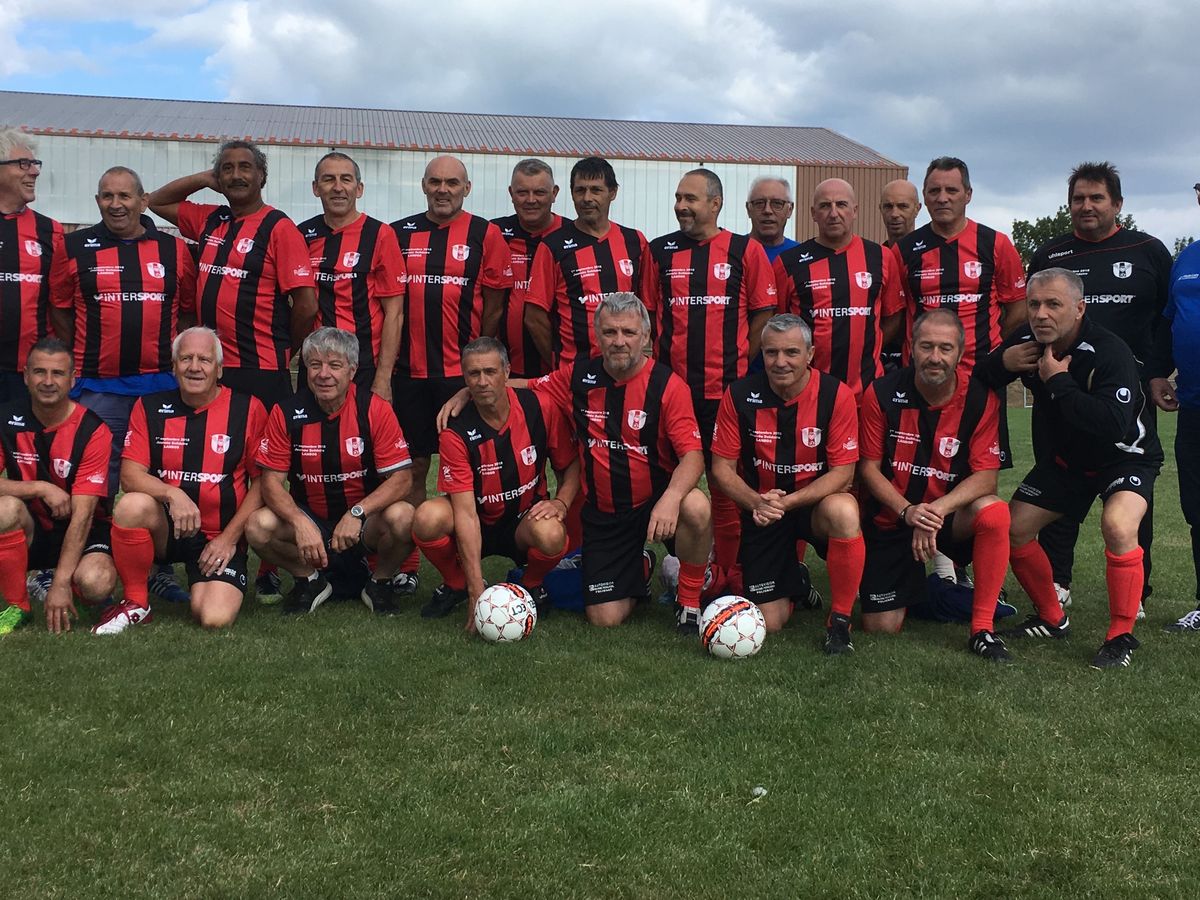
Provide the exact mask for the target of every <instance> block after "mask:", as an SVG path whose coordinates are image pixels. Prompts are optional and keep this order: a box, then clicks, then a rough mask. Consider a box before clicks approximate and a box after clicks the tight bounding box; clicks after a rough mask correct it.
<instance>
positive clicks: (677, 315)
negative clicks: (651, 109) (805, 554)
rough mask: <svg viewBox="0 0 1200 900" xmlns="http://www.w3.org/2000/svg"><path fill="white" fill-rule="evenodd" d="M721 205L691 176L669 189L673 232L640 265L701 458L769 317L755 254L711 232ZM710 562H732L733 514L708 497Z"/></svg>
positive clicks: (769, 282) (728, 565)
mask: <svg viewBox="0 0 1200 900" xmlns="http://www.w3.org/2000/svg"><path fill="white" fill-rule="evenodd" d="M724 203H725V192H724V188H723V186H722V185H721V179H720V178H718V177H717V175H716V173H715V172H712V171H710V170H708V169H693V170H692V171H690V172H688V173H686V174H685V175H684V176H683V178H682V179H680V182H679V185H678V186H677V187H676V188H675V218H676V219H677V220H678V221H679V230H678V231H673V232H671V233H670V234H665V235H663V236H662V237H659V238H655V239H654V241H653V242H651V244H650V253H649V256H648V257H647V260H646V267H645V275H644V279H643V280H644V288H643V293H642V296H643V299H644V300H645V301H646V306H647V307H648V308H649V309H650V312H651V314H652V315H655V316H657V324H658V339H657V342H656V344H657V345H656V347H655V354H654V355H655V357H656V358H657V359H658V360H659V361H660V362H662V363H663V364H664V365H667V366H670V367H671V369H672V371H674V372H675V374H676V375H678V376H679V377H680V378H682V379H683V380H684V382H685V383H686V384H687V385H688V386H689V387H690V388H691V391H692V407H693V409H694V410H695V413H696V420H697V422H698V423H699V426H700V440H701V443H702V444H703V445H704V450H705V456H706V458H707V459H708V461H709V462H710V464H711V454H710V453H709V451H710V449H711V444H712V434H713V427H714V426H715V425H716V422H717V406H718V404H720V402H721V395H722V394H723V393H724V392H725V388H726V387H728V386H729V385H730V384H731V383H732V382H734V381H736V380H737V379H738V378H742V377H743V376H745V374H746V372H747V371H748V368H749V364H750V360H751V359H753V358H754V357H756V356H758V343H759V341H760V340H761V338H762V328H763V325H764V324H765V323H766V321H767V319H769V318H770V317H771V314H772V313H774V312H775V306H776V296H775V276H774V274H773V273H772V271H771V264H770V263H769V262H768V261H767V254H766V253H765V252H764V251H763V249H762V246H761V245H760V244H759V243H758V241H755V240H753V239H751V238H749V237H746V236H745V235H740V234H733V233H732V232H729V231H726V230H725V229H723V228H721V227H719V226H718V225H717V217H718V216H720V214H721V208H722V207H723V206H724ZM709 481H710V490H711V493H712V511H713V523H714V539H715V542H716V562H717V565H718V566H719V567H720V569H721V571H722V572H729V571H730V570H732V569H733V567H734V565H735V564H736V562H737V552H738V550H737V548H738V522H739V520H738V512H737V507H736V506H735V505H734V503H733V501H732V500H730V499H729V498H728V497H727V496H725V494H723V493H722V492H721V491H720V490H717V489H712V485H711V478H710V479H709Z"/></svg>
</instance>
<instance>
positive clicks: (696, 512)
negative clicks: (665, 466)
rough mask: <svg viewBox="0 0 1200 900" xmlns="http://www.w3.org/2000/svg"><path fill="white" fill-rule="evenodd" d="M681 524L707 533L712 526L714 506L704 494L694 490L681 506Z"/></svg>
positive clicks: (688, 493)
mask: <svg viewBox="0 0 1200 900" xmlns="http://www.w3.org/2000/svg"><path fill="white" fill-rule="evenodd" d="M679 522H680V524H682V525H684V526H686V527H689V528H692V529H693V530H695V531H705V530H707V529H708V528H709V527H710V526H711V525H712V504H711V503H709V500H708V497H706V496H704V492H703V491H700V490H698V489H696V488H692V489H691V490H690V491H688V492H687V495H686V496H684V498H683V502H682V503H680V504H679Z"/></svg>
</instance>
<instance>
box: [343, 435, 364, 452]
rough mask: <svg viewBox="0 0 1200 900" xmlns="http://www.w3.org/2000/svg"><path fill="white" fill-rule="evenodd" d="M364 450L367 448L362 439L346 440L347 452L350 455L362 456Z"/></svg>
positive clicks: (350, 438)
mask: <svg viewBox="0 0 1200 900" xmlns="http://www.w3.org/2000/svg"><path fill="white" fill-rule="evenodd" d="M364 449H365V448H364V446H363V439H362V438H360V437H348V438H346V452H347V453H349V454H350V455H351V456H362V455H363V450H364Z"/></svg>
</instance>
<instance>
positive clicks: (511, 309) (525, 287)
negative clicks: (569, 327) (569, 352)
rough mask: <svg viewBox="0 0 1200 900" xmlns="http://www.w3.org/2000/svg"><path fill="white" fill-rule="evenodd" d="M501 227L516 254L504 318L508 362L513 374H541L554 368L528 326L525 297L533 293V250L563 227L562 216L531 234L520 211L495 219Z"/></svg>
mask: <svg viewBox="0 0 1200 900" xmlns="http://www.w3.org/2000/svg"><path fill="white" fill-rule="evenodd" d="M492 222H493V223H494V224H495V225H496V227H497V228H499V229H500V235H501V237H503V238H504V240H505V241H507V242H508V252H509V254H510V255H511V256H512V271H513V289H512V293H510V294H509V295H508V303H506V304H505V305H504V317H503V318H502V319H501V320H500V340H502V341H503V342H504V346H505V347H507V348H508V362H509V365H510V366H511V367H512V377H513V378H540V377H541V376H543V375H545V374H546V373H547V372H549V371H550V365H549V364H548V363H547V362H546V361H545V360H544V359H542V355H541V354H540V353H539V352H538V349H537V346H536V345H535V344H534V343H533V338H531V337H530V336H529V332H528V331H527V330H526V329H525V297H526V295H527V294H528V293H529V267H530V263H532V262H533V254H534V252H535V251H536V250H537V248H538V244H540V243H541V242H542V238H544V237H545V236H546V235H548V234H552V233H554V232H555V231H557V230H558V229H559V228H561V227H562V223H563V218H562V216H559V215H555V216H554V217H553V218H552V219H551V222H550V225H549V226H548V227H547V228H546V229H544V230H543V231H539V232H538V233H537V234H530V233H529V232H528V231H526V230H525V229H524V228H522V227H521V220H520V219H519V218H518V217H517V216H516V215H511V216H501V217H500V218H499V219H492Z"/></svg>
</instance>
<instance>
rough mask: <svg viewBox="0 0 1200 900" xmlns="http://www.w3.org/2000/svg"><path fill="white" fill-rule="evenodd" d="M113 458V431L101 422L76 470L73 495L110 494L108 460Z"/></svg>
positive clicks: (72, 485) (99, 495) (94, 495)
mask: <svg viewBox="0 0 1200 900" xmlns="http://www.w3.org/2000/svg"><path fill="white" fill-rule="evenodd" d="M111 458H112V432H111V431H109V430H108V426H107V425H104V424H101V425H100V426H99V427H98V428H97V429H96V430H95V431H93V432H92V436H91V437H90V438H89V439H88V442H87V446H86V447H84V448H83V456H82V457H81V458H80V460H79V468H78V469H76V470H75V481H74V482H72V484H71V496H73V497H107V496H108V461H109V459H111Z"/></svg>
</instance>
